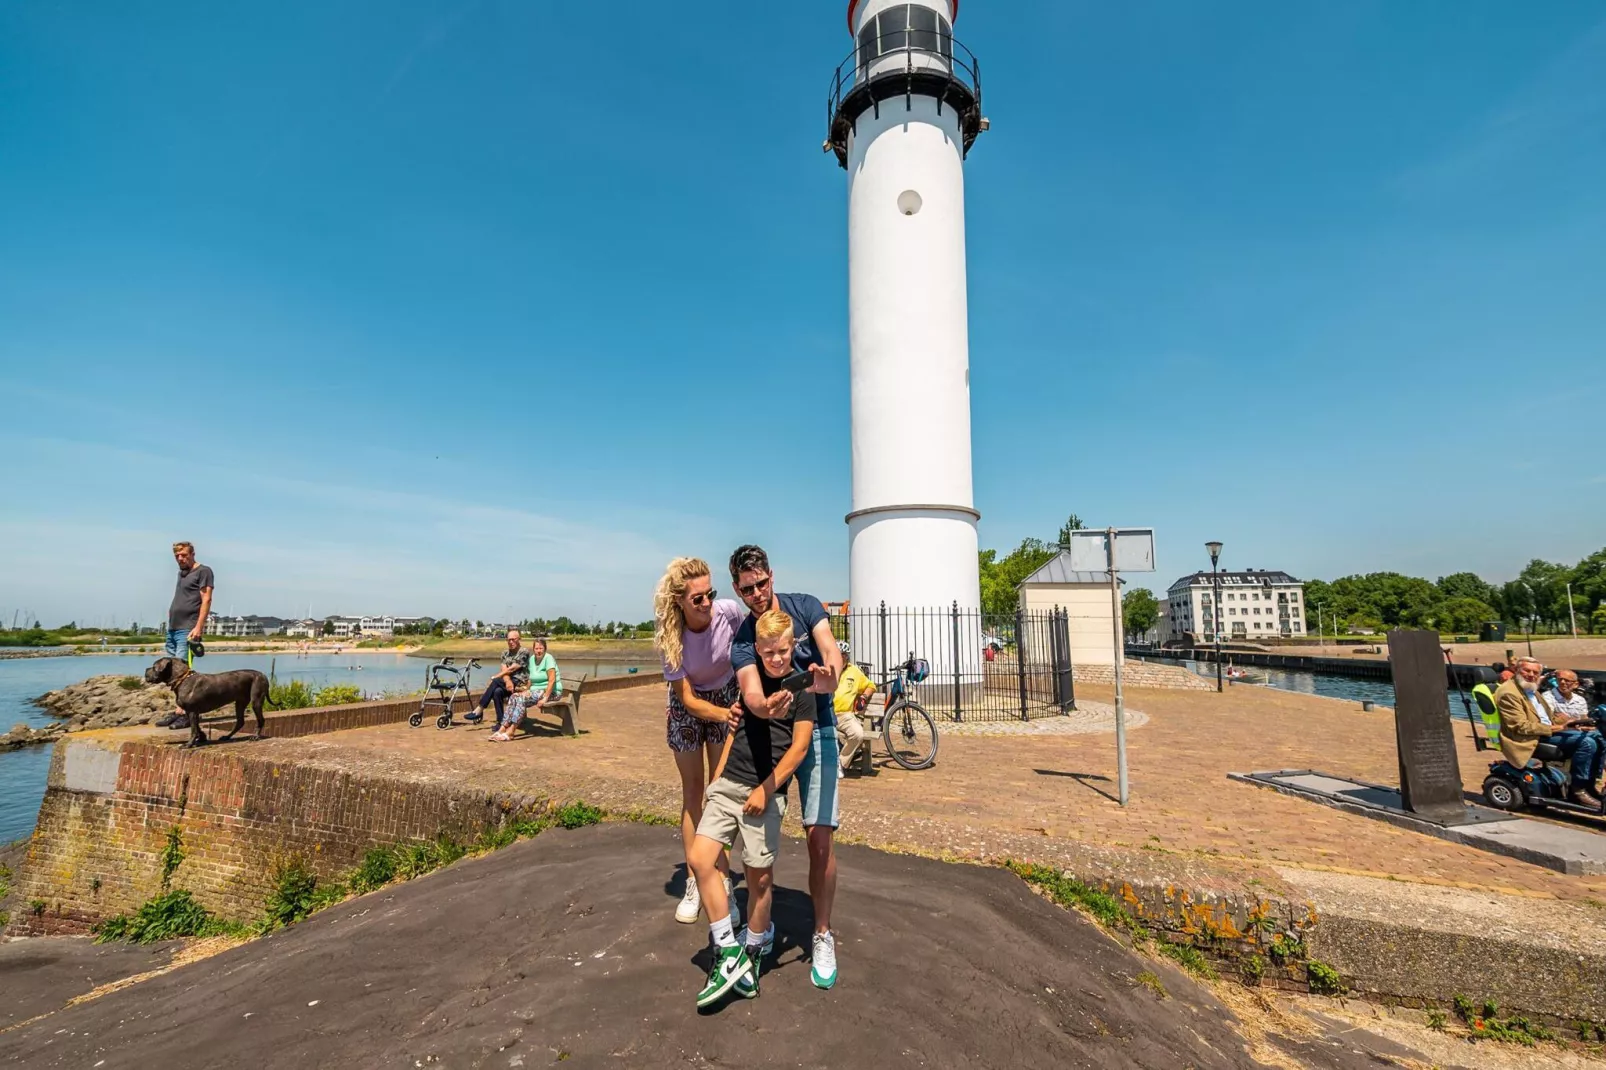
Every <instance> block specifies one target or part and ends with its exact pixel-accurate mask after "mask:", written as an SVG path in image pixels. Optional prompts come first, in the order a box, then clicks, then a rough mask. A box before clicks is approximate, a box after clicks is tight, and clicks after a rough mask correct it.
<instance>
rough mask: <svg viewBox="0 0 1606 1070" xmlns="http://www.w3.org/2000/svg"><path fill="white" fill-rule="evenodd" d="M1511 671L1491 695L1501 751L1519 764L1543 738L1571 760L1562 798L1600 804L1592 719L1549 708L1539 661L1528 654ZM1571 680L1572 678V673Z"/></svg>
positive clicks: (1597, 742) (1597, 744) (1597, 749)
mask: <svg viewBox="0 0 1606 1070" xmlns="http://www.w3.org/2000/svg"><path fill="white" fill-rule="evenodd" d="M1515 668H1516V675H1515V676H1514V677H1513V678H1512V679H1510V680H1508V681H1506V682H1505V683H1503V684H1501V685H1500V688H1499V690H1497V691H1496V692H1495V694H1494V698H1495V706H1496V708H1498V709H1499V711H1500V750H1501V752H1502V753H1503V754H1504V755H1505V756H1506V761H1508V762H1510V763H1511V764H1512V765H1514V766H1515V767H1517V768H1518V769H1521V768H1523V767H1524V766H1526V765H1527V764H1528V762H1529V761H1530V760H1531V759H1532V758H1533V755H1534V750H1535V748H1536V747H1537V746H1538V744H1539V742H1540V741H1541V740H1543V741H1544V742H1546V743H1549V744H1551V745H1552V746H1554V747H1555V748H1556V749H1557V750H1559V751H1561V753H1562V755H1563V756H1564V757H1566V758H1568V759H1569V760H1571V762H1572V776H1571V778H1570V781H1569V784H1568V792H1567V797H1568V798H1569V799H1571V800H1572V801H1573V802H1575V803H1578V804H1579V805H1581V806H1589V807H1599V806H1600V798H1599V796H1597V795H1596V794H1595V792H1594V787H1595V782H1594V777H1595V776H1598V775H1599V768H1600V766H1599V760H1600V758H1599V756H1600V746H1601V740H1600V733H1599V732H1596V731H1595V730H1594V725H1593V723H1592V722H1590V721H1588V720H1587V719H1585V720H1584V721H1583V722H1582V724H1580V723H1579V722H1578V721H1575V720H1573V719H1572V718H1571V717H1569V716H1567V715H1566V714H1559V713H1554V712H1552V711H1551V708H1550V707H1549V706H1548V705H1547V704H1546V703H1545V701H1544V700H1543V699H1541V698H1540V697H1539V678H1540V677H1541V676H1543V675H1544V666H1542V665H1540V664H1539V662H1538V661H1536V660H1535V659H1533V658H1519V659H1517V663H1516V666H1515ZM1575 680H1576V678H1575Z"/></svg>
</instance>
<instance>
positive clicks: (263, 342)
mask: <svg viewBox="0 0 1606 1070" xmlns="http://www.w3.org/2000/svg"><path fill="white" fill-rule="evenodd" d="M844 9H845V3H819V4H808V5H797V4H770V3H765V4H757V5H749V6H748V7H746V8H744V9H742V10H741V12H740V14H739V15H727V14H725V12H727V11H728V8H722V7H715V8H708V7H706V6H701V5H692V4H688V5H665V4H661V3H646V2H644V0H616V2H613V3H609V4H605V5H604V4H594V3H585V4H577V3H556V2H539V3H534V2H526V0H517V2H515V0H485V2H478V3H474V2H470V3H438V4H424V3H416V2H410V0H384V2H377V0H345V2H337V3H328V4H288V5H287V4H281V3H275V4H263V3H242V4H222V5H219V4H212V3H198V2H190V3H186V2H179V0H162V2H132V0H131V2H127V3H120V4H91V3H54V2H45V0H21V2H14V3H9V4H6V5H4V6H3V7H0V100H3V101H4V102H5V104H4V107H3V108H0V393H3V396H4V398H5V404H4V409H3V417H4V418H3V420H0V448H3V449H4V451H5V455H6V457H7V461H8V464H7V471H8V473H9V475H8V478H7V480H6V486H7V493H6V494H5V495H4V497H3V501H0V545H3V546H4V549H5V552H4V554H0V609H4V610H5V611H6V615H7V617H8V619H9V616H10V611H11V610H12V609H13V608H17V607H30V608H33V609H35V610H37V612H38V614H39V615H40V616H41V617H43V618H44V619H45V620H46V621H47V623H53V622H55V621H57V620H65V619H67V618H69V617H74V618H77V619H79V620H80V621H84V620H104V619H106V618H110V617H116V618H118V619H121V620H123V621H126V620H128V619H129V618H130V617H139V618H140V619H141V620H146V621H149V620H153V619H155V617H156V615H157V614H158V613H159V612H160V611H161V610H162V609H163V608H164V607H165V604H166V600H167V597H168V594H169V592H170V591H171V583H172V579H171V567H172V566H171V561H170V558H169V557H168V553H167V544H168V543H169V542H170V541H172V540H173V539H174V538H190V539H193V540H194V541H195V542H196V543H197V544H198V545H199V546H200V550H201V557H202V560H204V561H207V562H208V563H210V564H212V565H213V566H214V567H215V568H217V570H218V575H219V606H220V608H223V609H225V610H233V611H236V612H241V613H244V612H262V613H278V614H286V615H287V614H290V613H302V612H305V611H306V610H307V609H308V608H309V607H310V609H311V610H312V611H313V612H314V613H317V614H325V613H333V612H345V611H387V610H388V611H391V612H409V613H431V614H433V613H442V612H445V613H450V614H453V615H460V614H469V615H474V616H481V617H485V618H494V617H500V616H502V615H503V614H504V612H506V611H507V610H508V609H509V608H511V609H512V611H513V612H514V613H515V615H524V614H534V613H539V614H543V615H556V614H558V613H568V614H570V615H573V616H580V617H593V616H594V617H600V618H613V617H627V618H633V619H638V620H639V619H643V618H645V617H647V616H648V615H649V605H648V602H649V598H648V595H649V588H650V585H651V583H652V581H653V579H654V578H655V577H656V575H657V573H658V571H659V569H660V568H661V566H662V564H663V562H664V560H665V559H667V558H668V557H669V556H671V555H674V554H678V553H695V554H700V555H703V556H707V557H710V558H712V559H715V560H716V561H718V560H719V559H720V558H722V557H723V555H724V554H726V553H727V552H728V551H729V549H730V548H731V547H732V546H733V545H734V544H736V543H737V542H740V541H745V540H754V541H758V542H761V543H763V544H765V545H766V546H767V547H769V548H770V549H771V551H772V555H773V557H774V558H775V560H776V562H777V566H778V569H779V571H780V573H781V579H782V585H783V586H785V587H803V588H809V589H812V590H814V591H815V592H817V593H819V594H821V595H823V596H827V597H830V596H838V597H840V596H842V595H845V594H846V591H845V586H846V556H847V529H846V527H845V526H844V525H843V523H842V516H843V514H844V513H845V512H846V511H847V509H848V504H849V503H848V495H849V487H848V441H847V428H848V401H847V396H846V388H847V323H846V311H847V310H846V247H845V246H846V226H845V220H844V211H845V199H846V181H845V176H844V174H843V172H842V171H840V170H839V169H838V168H837V167H836V165H835V162H834V161H833V160H832V159H831V158H830V157H828V156H824V155H822V154H821V152H820V141H821V139H822V137H823V136H824V124H825V114H824V113H825V90H826V88H827V85H828V82H829V78H830V73H831V70H832V68H833V67H834V65H835V64H836V63H837V62H838V61H840V60H841V59H842V58H843V57H844V56H846V55H847V53H848V52H849V50H850V48H851V41H850V40H849V38H848V36H847V30H846V27H845V24H844V19H843V14H844ZM956 30H957V33H958V35H959V36H960V38H961V39H962V40H964V41H965V42H966V43H968V44H969V45H970V46H971V48H972V49H974V51H975V52H976V53H977V54H978V55H979V56H980V57H981V60H982V64H983V72H984V78H985V88H986V108H987V113H988V115H989V116H990V118H991V119H992V123H993V128H992V131H991V132H990V133H988V134H986V135H985V136H984V137H983V138H982V139H981V141H980V142H979V143H978V145H977V147H976V149H975V151H974V152H973V153H972V155H971V158H970V162H969V163H968V165H967V179H968V186H967V195H968V200H969V205H968V211H969V216H968V225H969V255H970V263H969V271H970V323H971V337H970V345H971V365H972V385H973V398H972V401H973V409H974V427H975V443H976V446H975V468H976V498H977V506H978V508H979V509H980V510H981V512H982V516H983V519H982V523H981V532H982V543H983V545H984V546H997V547H1001V548H1002V547H1007V546H1010V545H1013V544H1015V543H1016V542H1018V541H1019V540H1020V539H1021V537H1023V536H1025V535H1039V536H1048V535H1051V534H1052V533H1053V532H1054V530H1055V529H1056V527H1057V525H1058V524H1059V522H1060V520H1061V519H1062V518H1063V516H1064V515H1065V514H1066V513H1067V512H1071V511H1074V512H1076V513H1079V514H1080V515H1081V516H1082V517H1083V518H1084V519H1085V520H1087V521H1089V522H1091V523H1097V524H1105V523H1116V524H1122V525H1152V526H1154V527H1155V528H1156V529H1157V530H1158V540H1159V556H1160V561H1159V565H1160V573H1159V574H1158V575H1156V576H1154V577H1153V580H1154V582H1155V586H1156V587H1157V588H1163V587H1164V586H1165V585H1166V584H1167V583H1169V582H1170V581H1171V580H1172V579H1173V578H1175V576H1177V575H1180V574H1181V573H1183V572H1186V571H1189V570H1191V569H1193V568H1195V567H1197V566H1199V565H1201V564H1203V563H1204V561H1203V558H1204V554H1203V550H1202V549H1201V547H1200V544H1201V543H1203V542H1204V541H1205V540H1206V539H1209V538H1219V539H1221V540H1223V541H1224V542H1225V543H1226V544H1227V554H1226V563H1227V564H1229V565H1231V566H1232V567H1251V566H1252V567H1267V568H1282V569H1287V570H1289V571H1291V572H1293V573H1295V574H1296V575H1300V576H1321V577H1328V578H1330V577H1332V576H1334V575H1337V574H1342V573H1347V572H1353V571H1373V570H1378V569H1385V568H1394V569H1401V570H1404V571H1408V572H1413V573H1418V574H1426V575H1429V576H1433V575H1437V574H1441V573H1446V572H1451V571H1456V570H1459V569H1463V568H1470V569H1474V570H1477V571H1479V572H1482V573H1483V574H1484V575H1485V576H1486V577H1488V578H1490V579H1501V578H1505V577H1509V576H1510V575H1512V574H1514V573H1515V571H1516V570H1517V569H1518V568H1520V567H1521V565H1522V564H1523V563H1524V562H1526V561H1527V560H1528V559H1529V558H1531V557H1546V558H1552V559H1561V560H1566V561H1569V562H1570V561H1572V560H1574V559H1576V558H1577V557H1578V556H1580V555H1582V554H1583V553H1585V552H1588V551H1590V550H1593V549H1596V548H1598V547H1599V546H1600V545H1601V544H1602V543H1603V542H1606V505H1603V503H1606V449H1603V447H1602V444H1601V431H1600V428H1601V426H1602V420H1603V418H1606V411H1603V405H1602V399H1603V397H1606V390H1603V387H1606V139H1603V137H1602V130H1603V129H1606V9H1603V8H1602V7H1601V5H1600V4H1599V3H1598V2H1594V0H1590V2H1567V0H1547V2H1546V3H1543V4H1537V5H1535V4H1529V5H1513V4H1511V3H1508V2H1504V0H1500V2H1491V0H1476V2H1469V0H1438V2H1427V0H1424V2H1420V3H1409V4H1400V3H1392V4H1389V3H1381V2H1377V3H1346V4H1328V3H1323V4H1317V3H1309V2H1306V3H1287V2H1282V0H1278V2H1264V3H1239V4H1233V5H1227V6H1222V5H1199V4H1196V3H1191V2H1177V3H1161V2H1155V3H1145V4H1140V5H1118V4H1090V3H1066V2H1064V0H1010V2H1008V3H1003V2H1001V0H967V2H966V3H965V5H964V8H963V11H962V13H961V17H960V19H959V22H958V24H957V27H956ZM1223 414H1229V415H1223ZM907 418H908V419H910V420H918V419H920V414H919V413H918V412H911V413H910V414H909V415H908V417H907ZM755 434H756V435H758V436H759V437H760V438H761V439H762V441H761V442H760V443H758V444H756V445H755V444H754V442H753V440H752V436H754V435H755ZM766 481H775V482H777V483H778V484H779V485H778V486H774V487H771V488H769V489H761V488H763V487H764V484H765V482H766ZM1516 488H1526V491H1527V496H1526V497H1524V498H1522V499H1521V501H1522V502H1523V503H1526V506H1527V508H1526V510H1525V512H1524V511H1522V510H1518V509H1507V508H1501V506H1502V505H1503V504H1506V503H1509V502H1511V497H1510V492H1511V491H1513V490H1514V489H1516Z"/></svg>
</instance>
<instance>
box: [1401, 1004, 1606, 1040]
mask: <svg viewBox="0 0 1606 1070" xmlns="http://www.w3.org/2000/svg"><path fill="white" fill-rule="evenodd" d="M1451 1003H1452V1004H1453V1006H1454V1007H1455V1016H1456V1017H1457V1018H1459V1019H1461V1021H1462V1022H1463V1023H1465V1025H1466V1027H1467V1039H1468V1040H1471V1041H1474V1042H1476V1041H1479V1040H1497V1041H1500V1042H1502V1043H1506V1044H1517V1045H1520V1046H1521V1047H1524V1048H1533V1047H1537V1046H1538V1045H1539V1042H1540V1041H1543V1040H1550V1041H1553V1040H1556V1034H1555V1033H1552V1032H1551V1031H1550V1030H1549V1029H1546V1028H1545V1027H1544V1026H1543V1025H1541V1024H1539V1023H1538V1022H1530V1021H1529V1020H1528V1019H1526V1018H1524V1017H1522V1016H1521V1015H1517V1016H1515V1017H1511V1018H1501V1017H1500V1007H1499V1005H1498V1004H1496V1003H1495V1001H1494V1000H1492V999H1486V1000H1484V1001H1483V1006H1482V1007H1478V1006H1475V1005H1474V1004H1473V1002H1472V1001H1471V1000H1470V999H1468V998H1467V997H1465V996H1456V997H1455V998H1454V999H1453V1000H1451ZM1431 1016H1432V1015H1431V1012H1430V1015H1429V1017H1430V1019H1431ZM1443 1017H1444V1016H1443V1013H1442V1012H1441V1013H1440V1015H1439V1018H1440V1021H1441V1023H1442V1021H1443ZM1429 1024H1430V1025H1431V1024H1432V1022H1431V1020H1430V1022H1429ZM1585 1024H1586V1023H1579V1025H1580V1026H1584V1025H1585ZM1434 1028H1441V1026H1435V1027H1434ZM1594 1028H1595V1033H1596V1035H1597V1036H1598V1037H1601V1038H1602V1039H1606V1029H1602V1028H1601V1027H1599V1026H1596V1027H1594ZM1578 1036H1579V1039H1580V1040H1585V1041H1587V1040H1588V1039H1589V1037H1588V1036H1587V1033H1586V1029H1585V1028H1579V1030H1578Z"/></svg>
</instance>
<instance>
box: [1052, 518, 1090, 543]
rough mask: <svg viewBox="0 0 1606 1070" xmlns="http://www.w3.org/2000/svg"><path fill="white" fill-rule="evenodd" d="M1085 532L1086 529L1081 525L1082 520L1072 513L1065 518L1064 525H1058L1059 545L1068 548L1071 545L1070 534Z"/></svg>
mask: <svg viewBox="0 0 1606 1070" xmlns="http://www.w3.org/2000/svg"><path fill="white" fill-rule="evenodd" d="M1085 530H1087V529H1086V526H1085V525H1084V524H1083V523H1082V518H1081V517H1079V516H1077V515H1076V514H1075V513H1072V514H1071V515H1070V516H1068V517H1066V518H1065V523H1063V524H1061V525H1060V537H1059V545H1061V546H1069V545H1070V544H1071V532H1073V531H1085Z"/></svg>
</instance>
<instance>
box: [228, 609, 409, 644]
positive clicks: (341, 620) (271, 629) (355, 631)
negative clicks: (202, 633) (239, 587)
mask: <svg viewBox="0 0 1606 1070" xmlns="http://www.w3.org/2000/svg"><path fill="white" fill-rule="evenodd" d="M434 623H435V620H434V618H433V617H393V616H389V615H385V616H347V615H338V614H337V615H335V616H329V617H323V618H321V619H317V618H307V619H305V620H285V619H284V618H282V617H259V616H256V615H255V614H250V615H247V616H243V617H234V616H225V615H223V614H221V613H212V614H209V615H208V616H207V618H206V631H207V634H208V635H215V636H218V637H219V638H223V639H240V638H246V637H249V636H253V635H288V636H291V637H293V638H301V639H317V638H319V637H321V636H324V635H332V636H334V637H336V638H337V639H350V638H353V637H356V636H362V637H365V638H369V639H389V638H390V637H392V636H394V635H395V634H396V633H397V632H398V631H400V630H403V629H409V628H410V629H414V630H417V629H418V628H420V627H422V628H423V630H426V631H427V630H428V629H429V628H430V627H431V626H432V625H434Z"/></svg>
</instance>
